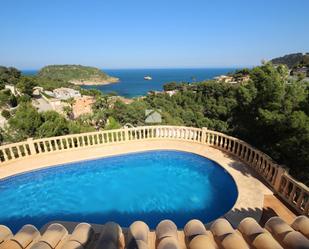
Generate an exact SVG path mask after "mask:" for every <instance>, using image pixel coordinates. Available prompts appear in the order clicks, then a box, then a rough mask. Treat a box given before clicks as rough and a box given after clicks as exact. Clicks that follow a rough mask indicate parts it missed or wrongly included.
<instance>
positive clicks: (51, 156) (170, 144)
mask: <svg viewBox="0 0 309 249" xmlns="http://www.w3.org/2000/svg"><path fill="white" fill-rule="evenodd" d="M152 150H177V151H184V152H190V153H194V154H197V155H200V156H203V157H206V158H208V159H210V160H212V161H214V162H216V163H217V164H219V165H220V166H221V167H223V168H224V169H225V170H226V171H227V172H228V173H229V174H230V175H231V176H232V178H233V180H234V181H235V184H236V186H237V189H238V197H237V200H236V202H235V204H234V206H233V208H232V209H231V210H230V211H229V212H227V213H226V214H225V215H224V217H225V218H226V219H228V220H229V221H230V222H231V224H232V225H233V226H234V227H236V226H237V225H238V223H239V222H240V220H242V219H243V218H245V217H247V216H251V217H253V218H254V219H256V220H257V221H259V220H260V218H261V216H262V212H263V204H264V203H263V202H264V195H270V194H273V192H272V191H271V190H270V189H269V188H268V187H267V186H266V185H265V184H263V183H262V182H261V181H260V177H259V176H258V175H257V174H256V173H255V172H254V171H253V170H252V169H251V168H249V167H248V166H246V165H245V164H244V163H242V162H240V161H239V160H237V159H236V158H234V157H232V156H230V155H228V154H226V153H224V152H222V151H220V150H218V149H214V148H212V147H210V146H207V145H203V144H197V143H194V142H189V141H177V140H167V141H164V142H163V141H162V140H151V141H130V142H126V143H117V144H109V145H104V146H97V147H90V148H89V147H85V148H78V149H76V150H71V151H59V152H51V153H47V154H42V155H33V156H29V157H28V158H22V159H21V160H16V161H13V162H8V163H6V164H4V165H2V166H0V181H1V180H5V179H7V178H10V177H11V176H14V175H18V174H22V173H25V172H31V171H36V170H39V169H47V168H52V167H61V165H66V164H69V163H73V162H78V161H85V160H92V159H99V158H104V157H109V156H116V155H123V154H129V153H134V152H142V151H152Z"/></svg>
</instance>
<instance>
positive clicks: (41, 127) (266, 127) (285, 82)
mask: <svg viewBox="0 0 309 249" xmlns="http://www.w3.org/2000/svg"><path fill="white" fill-rule="evenodd" d="M245 72H246V73H249V75H250V81H249V82H247V83H246V84H243V85H241V84H239V85H238V84H237V85H233V84H224V83H217V82H215V81H206V82H200V83H194V84H185V83H182V84H176V83H170V84H167V85H165V87H164V88H165V90H176V93H175V94H174V95H172V96H169V95H168V94H167V93H161V94H155V93H154V94H150V95H148V96H146V97H144V98H138V99H135V100H134V101H133V102H132V103H131V104H125V103H123V102H122V101H119V100H115V98H111V97H110V96H107V95H104V94H102V93H100V92H98V91H85V92H84V93H87V94H91V95H93V96H95V98H96V102H95V104H94V105H93V114H88V115H84V116H81V117H80V118H79V119H78V120H70V119H69V118H67V117H66V118H65V117H64V116H62V115H60V114H58V113H55V112H45V113H38V112H37V110H36V109H35V108H33V107H32V106H31V105H30V103H29V102H27V99H25V98H24V99H23V101H21V100H18V103H19V106H18V108H17V109H16V110H14V111H11V113H9V114H8V113H5V114H4V115H5V116H6V117H7V118H8V120H9V128H7V129H5V130H4V131H2V139H4V140H5V141H11V142H12V141H19V140H23V139H25V138H27V137H30V136H32V137H46V136H56V135H64V134H69V133H78V132H83V131H88V130H94V129H96V130H98V129H113V128H119V127H121V126H123V125H125V124H127V123H131V124H133V125H146V124H145V110H146V109H159V110H160V112H161V113H162V122H163V124H171V125H186V126H195V127H208V128H209V129H213V130H217V131H221V132H224V133H227V134H230V135H233V136H236V137H239V138H241V139H243V140H245V141H247V142H249V143H250V144H252V145H254V146H256V147H257V148H259V149H260V150H262V151H264V152H265V153H266V154H268V155H270V156H271V157H273V158H274V159H275V160H277V161H278V162H279V163H281V164H285V165H287V166H288V167H289V168H290V172H291V174H292V175H294V176H295V177H296V178H298V179H299V180H301V181H303V182H305V183H306V184H308V183H309V168H308V167H309V83H308V82H304V81H301V80H298V79H291V78H290V77H288V76H289V70H288V68H287V67H285V66H276V67H274V66H273V65H272V64H271V63H267V64H264V65H262V66H259V67H256V68H253V69H252V70H245ZM14 74H15V73H14ZM0 78H1V75H0ZM17 78H18V77H17ZM21 78H22V77H20V76H19V80H17V81H14V80H13V81H14V82H15V83H14V84H16V86H19V89H20V90H22V91H23V92H24V96H27V95H28V94H29V93H30V91H28V90H27V89H28V88H31V87H32V86H33V85H32V83H37V82H38V81H39V79H37V78H35V81H34V82H33V81H31V80H33V79H29V78H25V79H23V80H21ZM31 82H32V83H31ZM38 84H40V83H38ZM25 86H28V87H25ZM0 100H1V98H0Z"/></svg>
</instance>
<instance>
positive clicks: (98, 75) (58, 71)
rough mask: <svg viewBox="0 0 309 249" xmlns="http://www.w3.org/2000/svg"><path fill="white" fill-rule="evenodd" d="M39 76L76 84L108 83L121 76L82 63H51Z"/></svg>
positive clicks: (114, 81)
mask: <svg viewBox="0 0 309 249" xmlns="http://www.w3.org/2000/svg"><path fill="white" fill-rule="evenodd" d="M38 76H39V77H40V78H48V79H51V80H64V81H67V82H69V83H72V84H74V85H88V86H90V85H107V84H111V83H116V82H118V81H119V78H116V77H112V76H109V75H108V74H106V73H104V72H103V71H102V70H100V69H98V68H95V67H88V66H82V65H49V66H45V67H43V68H42V69H41V70H40V71H39V73H38Z"/></svg>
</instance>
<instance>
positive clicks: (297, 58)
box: [271, 53, 309, 69]
mask: <svg viewBox="0 0 309 249" xmlns="http://www.w3.org/2000/svg"><path fill="white" fill-rule="evenodd" d="M271 62H272V63H273V64H276V65H280V64H283V65H286V66H287V67H288V68H290V69H292V68H295V67H299V66H307V67H309V53H306V54H302V53H295V54H288V55H285V56H282V57H278V58H274V59H272V60H271Z"/></svg>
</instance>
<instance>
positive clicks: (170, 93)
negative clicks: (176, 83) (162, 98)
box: [164, 90, 178, 97]
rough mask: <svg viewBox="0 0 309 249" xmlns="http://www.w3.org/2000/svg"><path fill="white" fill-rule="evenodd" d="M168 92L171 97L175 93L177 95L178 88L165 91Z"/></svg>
mask: <svg viewBox="0 0 309 249" xmlns="http://www.w3.org/2000/svg"><path fill="white" fill-rule="evenodd" d="M164 92H165V93H166V94H168V95H169V96H170V97H172V96H173V95H175V94H176V93H177V92H178V90H171V91H164Z"/></svg>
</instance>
